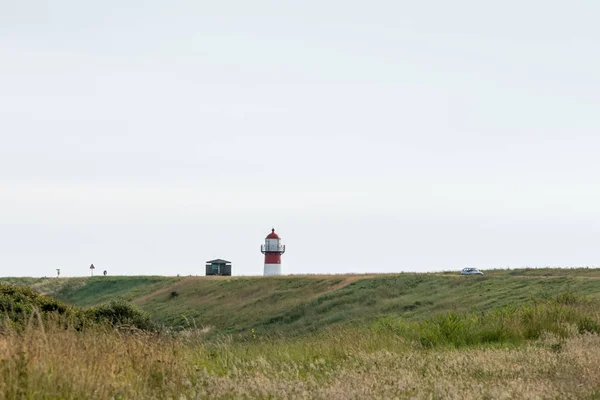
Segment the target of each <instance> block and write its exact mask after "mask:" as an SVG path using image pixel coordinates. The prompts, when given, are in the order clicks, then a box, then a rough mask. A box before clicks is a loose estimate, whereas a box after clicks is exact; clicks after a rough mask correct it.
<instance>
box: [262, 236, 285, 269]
mask: <svg viewBox="0 0 600 400" xmlns="http://www.w3.org/2000/svg"><path fill="white" fill-rule="evenodd" d="M260 250H261V252H262V253H263V254H264V255H265V272H264V275H265V276H268V275H281V255H282V254H283V253H285V246H284V245H282V244H281V238H280V237H279V235H278V234H276V233H275V229H272V230H271V233H269V234H268V235H267V238H266V239H265V244H264V245H262V246H260Z"/></svg>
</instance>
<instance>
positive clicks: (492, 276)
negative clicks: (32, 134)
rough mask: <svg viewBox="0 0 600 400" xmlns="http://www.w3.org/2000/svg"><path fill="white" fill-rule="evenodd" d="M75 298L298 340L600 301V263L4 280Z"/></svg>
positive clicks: (181, 322) (183, 322)
mask: <svg viewBox="0 0 600 400" xmlns="http://www.w3.org/2000/svg"><path fill="white" fill-rule="evenodd" d="M2 281H4V282H7V283H13V284H19V285H27V286H30V287H32V288H33V289H34V290H35V291H38V292H40V293H42V294H46V295H49V296H51V297H55V298H57V299H59V300H62V301H64V302H66V303H69V304H72V305H77V306H83V307H88V306H92V305H96V304H99V303H102V302H105V301H108V300H111V299H114V298H123V299H125V300H128V301H132V302H133V303H135V304H137V305H138V306H139V307H140V308H142V309H143V310H145V311H147V312H148V313H149V314H150V315H151V316H152V317H153V318H154V319H155V320H157V321H159V322H162V323H165V324H167V325H169V326H174V327H177V328H186V327H190V326H192V327H206V328H210V329H211V331H212V332H213V333H216V334H219V333H224V334H230V335H234V336H235V335H239V334H242V335H243V334H245V333H246V332H247V331H248V330H249V329H252V328H254V329H255V331H259V332H261V334H264V335H275V336H285V337H288V336H294V335H304V334H306V333H309V332H315V331H319V330H321V329H324V328H327V327H330V326H336V325H362V324H364V323H368V322H371V321H374V320H378V319H384V318H386V317H402V318H403V319H406V320H409V321H419V320H422V319H426V318H431V317H433V316H435V315H438V314H444V313H448V312H457V313H466V312H485V311H491V310H495V309H498V308H501V307H504V306H507V305H513V306H518V305H522V304H526V303H528V302H531V301H534V300H544V299H552V298H555V297H557V296H559V295H561V294H563V293H566V292H573V293H576V294H577V295H578V296H585V297H587V298H589V299H592V300H593V299H598V298H600V270H599V269H570V270H567V269H564V270H563V269H523V270H494V271H487V272H486V275H484V276H460V275H458V274H457V273H456V272H452V273H435V274H433V273H432V274H412V273H404V274H389V275H388V274H386V275H328V276H320V275H315V276H280V277H157V276H139V277H110V276H109V277H104V276H99V277H93V278H59V279H58V278H49V279H33V278H0V282H2Z"/></svg>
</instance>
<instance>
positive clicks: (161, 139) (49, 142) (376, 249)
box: [0, 0, 600, 276]
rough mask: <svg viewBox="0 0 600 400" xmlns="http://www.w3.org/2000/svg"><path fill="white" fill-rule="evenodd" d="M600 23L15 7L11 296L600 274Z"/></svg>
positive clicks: (576, 10)
mask: <svg viewBox="0 0 600 400" xmlns="http://www.w3.org/2000/svg"><path fill="white" fill-rule="evenodd" d="M599 16H600V4H599V3H598V2H596V1H592V0H589V1H577V0H574V1H570V2H566V1H547V0H546V1H541V0H540V1H537V0H529V1H522V0H521V1H515V0H507V1H503V2H493V3H492V2H483V1H475V0H472V1H471V0H456V1H452V2H448V1H441V0H439V1H420V2H416V1H369V2H365V1H348V0H345V1H337V0H330V1H308V0H306V1H294V2H292V1H281V0H279V1H275V0H273V1H261V0H255V1H241V0H240V1H219V2H217V1H211V2H208V1H197V0H194V1H192V0H187V1H184V0H174V1H169V2H165V1H158V0H152V1H143V2H142V1H116V0H108V1H102V2H85V1H76V0H54V1H32V0H0V275H32V276H43V275H48V276H51V275H53V274H55V268H61V271H62V275H64V276H75V275H86V274H88V273H89V271H88V269H87V267H88V266H89V265H90V264H91V263H94V264H95V265H96V267H97V268H98V270H100V271H101V270H103V269H106V270H108V272H109V273H110V274H161V275H162V274H164V275H175V274H177V273H180V274H186V275H187V274H194V275H195V274H202V273H203V272H202V271H203V265H204V264H203V263H204V261H206V260H209V259H212V258H216V257H219V258H225V259H228V260H231V261H233V267H234V274H245V275H253V274H260V273H261V272H262V263H263V258H262V255H261V254H260V244H261V243H262V242H263V239H264V237H265V236H266V235H267V234H268V233H269V231H270V229H271V227H273V226H274V227H275V228H276V229H277V231H278V232H279V233H280V234H281V236H282V237H283V239H284V241H285V243H286V244H287V246H288V252H287V253H286V254H285V255H284V256H283V271H284V273H295V274H298V273H319V272H323V273H343V272H392V271H431V270H442V269H460V268H462V267H465V266H479V267H482V268H493V267H507V266H508V267H513V268H514V267H521V266H527V265H529V266H546V265H552V266H577V265H596V266H598V265H600V250H599V246H598V238H599V234H600V185H599V184H598V182H600V157H598V155H597V153H598V149H599V147H600V137H599V133H600V74H599V73H598V71H600V52H599V51H598V46H599V45H600V25H599V24H598V23H597V21H598V17H599ZM98 270H97V271H98Z"/></svg>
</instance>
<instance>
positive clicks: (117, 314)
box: [84, 299, 157, 331]
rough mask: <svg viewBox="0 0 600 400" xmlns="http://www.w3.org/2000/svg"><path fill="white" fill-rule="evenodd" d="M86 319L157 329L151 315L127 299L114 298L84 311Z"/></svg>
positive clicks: (114, 324) (149, 329)
mask: <svg viewBox="0 0 600 400" xmlns="http://www.w3.org/2000/svg"><path fill="white" fill-rule="evenodd" d="M84 314H85V317H86V321H91V322H96V323H105V322H106V323H109V324H110V325H112V326H117V327H119V326H131V327H134V328H137V329H142V330H145V331H152V330H156V329H157V326H156V324H154V323H153V322H152V321H151V320H150V316H149V315H148V314H147V313H146V312H144V311H142V310H140V309H139V308H138V307H136V306H134V305H133V304H131V303H128V302H127V301H125V300H121V299H119V300H112V301H110V302H108V303H104V304H100V305H98V306H95V307H91V308H89V309H87V310H85V311H84Z"/></svg>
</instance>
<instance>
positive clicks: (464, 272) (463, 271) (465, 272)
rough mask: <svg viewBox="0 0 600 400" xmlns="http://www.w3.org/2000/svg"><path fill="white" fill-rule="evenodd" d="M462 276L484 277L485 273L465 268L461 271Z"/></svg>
mask: <svg viewBox="0 0 600 400" xmlns="http://www.w3.org/2000/svg"><path fill="white" fill-rule="evenodd" d="M460 274H461V275H483V272H481V271H480V270H478V269H477V268H464V269H463V270H462V271H460Z"/></svg>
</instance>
